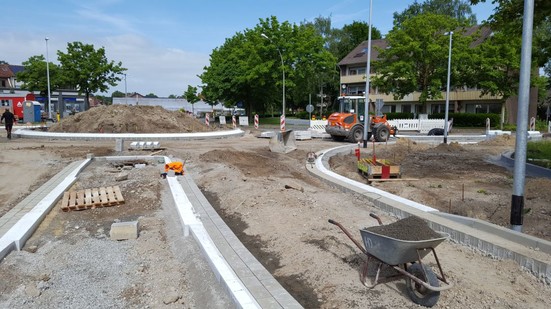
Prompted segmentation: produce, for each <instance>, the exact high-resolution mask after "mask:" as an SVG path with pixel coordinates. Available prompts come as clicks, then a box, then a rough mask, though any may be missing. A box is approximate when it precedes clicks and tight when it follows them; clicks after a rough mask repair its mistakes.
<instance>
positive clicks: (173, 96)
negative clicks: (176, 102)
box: [168, 94, 178, 99]
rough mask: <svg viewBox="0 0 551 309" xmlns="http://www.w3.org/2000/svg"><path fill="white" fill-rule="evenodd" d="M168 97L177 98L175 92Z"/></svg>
mask: <svg viewBox="0 0 551 309" xmlns="http://www.w3.org/2000/svg"><path fill="white" fill-rule="evenodd" d="M168 98H169V99H177V98H178V97H177V96H176V95H175V94H171V95H169V96H168Z"/></svg>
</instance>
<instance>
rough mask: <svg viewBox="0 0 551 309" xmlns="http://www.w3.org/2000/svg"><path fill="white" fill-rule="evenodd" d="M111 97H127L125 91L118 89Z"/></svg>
mask: <svg viewBox="0 0 551 309" xmlns="http://www.w3.org/2000/svg"><path fill="white" fill-rule="evenodd" d="M111 97H112V98H124V97H125V94H124V92H122V91H118V90H116V91H115V92H113V93H112V94H111Z"/></svg>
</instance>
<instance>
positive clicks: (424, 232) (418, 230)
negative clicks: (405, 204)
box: [365, 216, 442, 241]
mask: <svg viewBox="0 0 551 309" xmlns="http://www.w3.org/2000/svg"><path fill="white" fill-rule="evenodd" d="M365 229H366V230H368V231H371V232H373V233H377V234H379V235H384V236H388V237H391V238H394V239H401V240H408V241H419V240H428V239H435V238H441V237H442V235H440V234H438V233H436V232H435V231H434V230H433V229H431V228H430V227H429V225H428V224H427V223H426V222H425V221H424V220H423V219H421V218H419V217H415V216H411V217H407V218H404V219H401V220H398V221H396V222H394V223H391V224H387V225H378V226H372V227H368V228H365Z"/></svg>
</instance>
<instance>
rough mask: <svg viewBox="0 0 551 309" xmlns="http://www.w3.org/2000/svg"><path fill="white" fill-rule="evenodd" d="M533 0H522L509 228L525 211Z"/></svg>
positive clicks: (515, 225) (519, 227) (519, 224)
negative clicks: (522, 12) (520, 45)
mask: <svg viewBox="0 0 551 309" xmlns="http://www.w3.org/2000/svg"><path fill="white" fill-rule="evenodd" d="M533 22H534V0H524V15H523V20H522V49H521V53H520V80H519V87H518V88H519V89H518V113H517V117H518V118H517V136H516V143H515V166H514V169H513V195H512V198H511V221H510V223H511V229H512V230H514V231H517V232H522V217H523V215H524V213H523V212H524V180H525V177H526V174H525V173H526V144H527V134H528V132H527V126H528V106H529V101H530V70H531V58H532V28H533Z"/></svg>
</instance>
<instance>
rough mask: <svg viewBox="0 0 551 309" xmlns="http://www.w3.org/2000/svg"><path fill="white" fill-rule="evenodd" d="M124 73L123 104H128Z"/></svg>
mask: <svg viewBox="0 0 551 309" xmlns="http://www.w3.org/2000/svg"><path fill="white" fill-rule="evenodd" d="M123 74H124V104H126V105H127V104H128V91H127V90H126V73H123Z"/></svg>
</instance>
